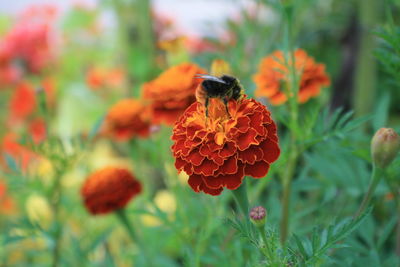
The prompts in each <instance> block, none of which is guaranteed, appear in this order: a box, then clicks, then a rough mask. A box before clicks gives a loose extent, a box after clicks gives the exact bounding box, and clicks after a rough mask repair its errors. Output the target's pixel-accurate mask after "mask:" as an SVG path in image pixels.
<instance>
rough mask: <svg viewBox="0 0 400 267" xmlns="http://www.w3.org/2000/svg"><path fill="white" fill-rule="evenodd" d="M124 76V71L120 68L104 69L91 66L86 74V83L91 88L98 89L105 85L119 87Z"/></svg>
mask: <svg viewBox="0 0 400 267" xmlns="http://www.w3.org/2000/svg"><path fill="white" fill-rule="evenodd" d="M124 78H125V73H124V71H123V70H122V69H119V68H114V69H104V68H99V67H95V68H91V69H90V70H89V71H88V73H87V74H86V83H87V84H88V86H89V87H90V88H91V89H93V90H98V89H101V88H105V87H110V88H114V87H120V86H121V85H122V84H123V82H124Z"/></svg>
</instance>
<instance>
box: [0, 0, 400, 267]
mask: <svg viewBox="0 0 400 267" xmlns="http://www.w3.org/2000/svg"><path fill="white" fill-rule="evenodd" d="M288 7H290V8H291V10H292V11H293V16H292V17H291V19H292V23H291V28H290V29H289V28H288V25H287V24H288V23H287V21H288V18H287V17H285V12H286V11H287V8H288ZM399 11H400V1H399V0H386V1H380V0H296V1H295V0H214V1H211V0H154V1H146V0H98V1H95V0H85V1H83V0H82V1H78V0H74V1H67V0H62V1H50V0H48V1H39V0H36V1H35V0H29V1H28V0H18V1H0V124H1V125H2V126H1V127H0V140H1V143H0V145H1V146H0V150H1V154H2V158H1V159H0V267H3V266H4V267H6V266H7V267H8V266H167V267H168V266H230V267H231V266H246V264H248V263H250V264H252V265H250V266H263V265H262V263H263V262H262V261H260V260H259V258H260V253H259V252H258V251H254V252H252V253H248V252H249V251H253V250H252V249H253V245H252V244H250V243H249V242H248V241H244V240H243V238H239V237H238V236H237V235H236V232H237V231H236V230H234V229H233V228H232V227H230V226H226V224H225V223H224V222H225V221H224V218H226V217H229V216H231V215H232V209H233V207H234V202H233V199H232V195H231V194H230V192H229V190H225V191H224V192H223V193H222V194H221V195H220V196H218V197H213V196H209V195H205V194H197V193H195V192H193V190H191V189H190V187H189V186H188V184H187V180H188V176H187V175H186V174H185V173H184V172H182V173H180V174H178V173H177V171H176V168H175V166H174V158H173V157H172V155H171V150H170V147H171V145H172V141H171V139H170V138H171V134H172V127H173V124H163V123H154V122H149V121H146V123H147V124H149V125H150V126H149V129H147V130H148V133H147V135H145V136H140V135H132V136H129V138H126V139H124V140H121V139H120V138H119V137H120V136H116V135H112V134H110V133H109V132H107V130H109V129H105V128H106V127H105V126H107V123H109V122H108V121H107V118H108V117H107V116H108V115H109V113H110V110H112V109H113V107H114V106H115V105H116V104H118V103H119V102H120V101H121V100H122V99H126V98H129V99H132V98H135V99H139V102H140V103H144V104H148V103H149V102H151V101H150V100H148V99H147V100H143V95H144V93H143V90H144V89H143V88H144V87H146V85H147V86H148V85H149V84H153V85H154V84H158V83H162V82H160V80H163V81H164V82H165V81H168V83H167V85H166V86H165V88H166V93H164V92H162V91H161V90H160V92H161V95H168V94H173V93H171V91H172V90H170V89H171V88H169V87H168V85H169V83H173V82H174V81H177V80H178V81H179V79H180V77H181V76H179V75H177V74H176V72H172V75H171V74H169V76H168V75H166V76H162V75H163V74H165V73H166V72H167V73H170V72H168V71H169V70H170V69H171V68H173V67H174V66H177V65H179V64H182V63H185V62H190V63H191V64H196V66H197V67H198V68H199V69H200V68H201V70H204V72H210V70H211V65H212V63H213V62H214V60H216V59H222V60H224V61H225V62H226V63H227V64H228V65H229V66H230V71H231V74H232V75H234V76H235V77H238V78H239V79H240V81H241V83H242V84H243V86H244V88H245V92H246V94H247V95H248V96H249V97H255V91H256V88H257V85H256V83H255V81H254V75H255V74H256V73H258V72H260V71H261V70H260V68H261V67H260V62H261V61H262V60H263V59H264V58H266V57H268V56H269V55H271V54H272V53H274V52H275V51H278V50H281V51H287V50H288V47H293V48H301V49H303V50H304V51H306V52H307V54H308V55H309V56H310V57H311V60H312V61H313V62H314V61H315V63H318V64H321V65H320V66H322V67H321V68H323V69H324V71H325V72H326V73H327V76H329V79H330V85H329V86H326V87H324V88H322V89H321V92H320V94H319V95H317V96H315V97H313V98H312V99H310V101H308V102H306V103H304V104H298V105H299V119H298V124H299V125H300V126H301V127H303V128H301V130H300V131H297V133H296V134H297V135H298V136H297V138H298V139H297V140H298V142H299V145H304V147H305V148H304V150H302V151H301V153H299V155H298V160H297V162H296V164H295V167H294V172H293V191H292V193H291V194H292V206H291V211H292V212H291V216H292V217H291V224H290V225H289V229H290V231H291V232H293V233H296V234H297V235H299V236H303V237H309V236H311V234H312V233H315V230H314V229H316V228H317V226H318V227H319V226H321V227H326V226H328V225H330V224H331V223H332V222H333V221H335V220H336V219H343V218H349V217H351V216H352V215H353V214H354V212H355V211H356V210H357V208H358V206H359V203H360V202H361V199H362V197H363V195H364V193H365V192H366V190H367V187H368V184H369V177H370V173H371V157H370V151H369V150H370V140H371V136H372V135H373V133H375V132H376V131H377V130H378V129H379V128H381V127H389V126H390V127H392V128H394V129H395V130H396V131H397V132H400V105H399V104H398V103H399V102H400V90H399V87H400V34H399V33H400V28H399V26H398V25H399V19H400V12H399ZM289 31H290V33H291V34H288V32H289ZM288 36H290V38H289V37H288ZM178 74H179V73H178ZM160 77H163V79H159V78H160ZM165 77H167V78H165ZM175 78H176V79H175ZM154 81H156V82H154ZM161 87H162V86H161ZM168 90H169V91H168ZM158 97H160V96H158ZM194 99H195V98H194V95H193V93H192V95H191V101H192V102H193V101H194ZM257 100H259V101H260V102H262V103H263V104H265V105H266V106H267V107H268V109H269V110H270V111H271V113H272V118H273V119H274V120H275V121H276V122H277V124H278V134H279V139H280V146H281V151H282V152H281V158H280V159H279V161H277V162H276V163H275V164H273V165H271V169H270V170H269V173H268V178H264V179H257V180H256V179H248V180H249V184H248V186H249V196H250V201H251V203H252V204H254V205H255V204H261V205H264V206H265V207H266V208H267V210H268V225H269V226H268V227H270V230H271V231H272V232H274V231H279V230H278V228H279V222H280V218H281V208H282V203H281V196H282V191H283V190H282V184H281V182H280V181H281V180H280V179H279V178H280V177H281V176H282V173H283V172H284V170H285V168H286V166H287V165H286V163H287V160H288V157H289V153H290V149H289V143H290V142H289V140H291V139H290V138H291V136H292V135H294V133H293V129H292V128H290V125H288V123H287V121H288V117H289V115H288V114H289V112H290V110H289V108H288V105H274V104H273V103H271V102H270V100H269V99H267V98H258V99H257ZM192 102H191V103H192ZM191 103H190V104H191ZM185 108H186V107H185ZM123 111H124V110H123ZM117 113H118V112H117ZM127 113H128V112H127ZM137 113H138V112H137ZM144 113H145V112H144ZM120 114H122V115H126V113H124V112H122V111H121V112H120V113H118V114H117V115H120ZM134 115H137V114H134ZM122 117H123V116H122ZM139 117H140V116H139ZM135 118H136V117H135ZM122 120H124V118H122ZM147 124H146V125H147ZM399 162H400V159H399V157H397V159H396V160H395V161H394V163H393V164H392V166H391V167H390V169H388V175H387V176H388V177H389V178H388V182H387V183H384V182H382V183H381V184H380V185H379V186H378V187H377V191H376V194H375V195H374V198H373V201H374V207H375V209H374V211H373V213H371V216H369V217H368V218H367V219H366V222H365V225H363V226H362V227H361V228H360V229H358V230H357V231H355V232H354V233H353V234H351V235H350V234H349V235H348V236H347V235H346V237H348V239H347V241H348V242H347V243H346V244H343V246H345V245H346V246H347V244H348V247H346V248H344V249H332V250H329V254H326V255H325V254H324V256H323V257H322V256H321V259H319V260H320V261H318V262H317V263H316V265H315V266H362V267H365V266H388V267H392V266H397V264H398V263H399V255H396V249H397V253H398V254H400V234H399V233H400V220H399V215H398V214H399V210H400V209H399V207H400V202H399V197H398V192H399V191H396V190H398V188H400V186H399V185H398V183H399V182H398V181H399V173H400V164H399ZM108 165H116V166H120V167H123V168H126V169H127V170H129V171H131V172H132V173H133V174H134V175H135V177H136V178H137V179H138V180H139V181H140V182H141V183H142V184H143V192H142V193H141V194H140V195H138V196H137V197H135V199H134V200H133V201H132V203H131V204H129V206H128V207H127V208H126V209H127V214H128V216H129V217H130V218H131V225H132V227H133V228H135V229H137V231H138V235H139V237H140V239H141V240H142V242H143V243H140V242H137V243H132V242H131V240H129V237H128V236H127V234H126V232H125V229H124V225H120V222H119V221H118V220H117V218H116V217H115V216H111V215H109V216H93V215H91V214H90V213H89V212H88V211H87V209H86V208H85V206H84V204H83V200H82V192H81V187H82V185H83V183H84V181H85V180H86V179H87V177H88V175H89V174H91V173H93V172H94V171H95V170H98V169H99V168H103V167H105V166H108ZM246 179H247V178H246ZM396 181H397V182H396ZM396 186H397V187H396ZM393 188H395V189H394V190H393ZM226 191H228V192H226ZM396 227H397V228H396ZM318 229H319V228H318ZM396 229H397V230H396ZM274 233H275V232H274ZM272 239H273V238H272ZM275 239H277V240H278V241H276V242H277V244H279V238H276V237H275ZM340 240H342V239H340ZM310 242H311V241H309V243H310ZM335 242H336V241H335ZM335 242H334V244H336V243H335ZM289 244H290V245H292V244H295V242H294V241H293V240H292V239H290V242H289ZM331 245H333V243H332V244H331ZM293 247H294V246H293ZM242 248H245V250H247V252H245V253H244V254H243V255H247V256H246V257H247V258H246V257H244V256H243V255H242V253H241V251H242ZM290 248H292V247H290ZM288 251H289V252H288V254H287V255H289V256H287V255H286V254H284V257H286V256H287V257H288V258H290V259H291V260H292V258H293V259H297V258H296V257H298V258H300V257H299V256H298V255H301V253H300V252H298V251H297V250H294V249H293V251H294V252H292V250H291V249H288ZM246 253H247V254H246ZM248 254H250V256H249V255H248ZM321 254H323V253H321ZM282 255H283V254H282ZM149 257H150V258H151V259H153V262H152V263H151V264H149V263H148V262H147V259H148V258H149ZM286 262H288V266H289V265H290V266H292V265H291V264H289V263H290V262H291V261H286ZM257 264H259V265H257ZM299 266H300V265H299ZM304 266H306V265H304ZM310 266H311V265H310Z"/></svg>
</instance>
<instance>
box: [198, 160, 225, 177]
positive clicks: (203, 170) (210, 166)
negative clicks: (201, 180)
mask: <svg viewBox="0 0 400 267" xmlns="http://www.w3.org/2000/svg"><path fill="white" fill-rule="evenodd" d="M218 167H219V166H218V165H217V164H215V163H214V162H213V161H212V160H208V159H204V160H203V162H202V164H201V165H200V166H196V165H193V171H194V173H196V174H203V175H205V176H210V175H214V172H215V171H216V170H217V169H218Z"/></svg>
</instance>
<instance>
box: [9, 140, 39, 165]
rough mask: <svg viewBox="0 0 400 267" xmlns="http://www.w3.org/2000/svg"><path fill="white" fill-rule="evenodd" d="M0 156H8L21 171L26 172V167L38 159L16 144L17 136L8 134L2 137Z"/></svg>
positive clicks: (29, 151)
mask: <svg viewBox="0 0 400 267" xmlns="http://www.w3.org/2000/svg"><path fill="white" fill-rule="evenodd" d="M1 152H2V154H3V155H2V156H3V157H5V156H6V155H8V156H10V157H11V158H12V159H13V160H14V161H15V162H16V163H17V164H18V166H19V167H20V168H21V169H22V170H27V169H28V166H29V165H30V164H31V163H32V162H33V161H34V160H35V159H37V158H38V155H37V154H35V153H34V152H32V151H31V150H29V149H28V148H26V147H24V146H22V145H21V144H19V143H18V142H17V136H16V135H15V134H13V133H9V134H7V135H5V136H4V137H3V140H2V144H1Z"/></svg>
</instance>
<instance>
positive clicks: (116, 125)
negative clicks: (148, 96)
mask: <svg viewBox="0 0 400 267" xmlns="http://www.w3.org/2000/svg"><path fill="white" fill-rule="evenodd" d="M150 117H151V110H150V108H149V106H147V105H145V104H144V103H143V101H141V100H138V99H124V100H121V101H119V102H118V103H116V104H115V105H114V106H112V107H111V108H110V110H109V111H108V114H107V117H106V121H105V128H106V132H107V133H108V134H110V135H111V136H113V137H114V138H116V139H119V140H127V139H130V138H132V137H135V136H140V137H147V136H148V135H149V134H150V127H151V124H150Z"/></svg>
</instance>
